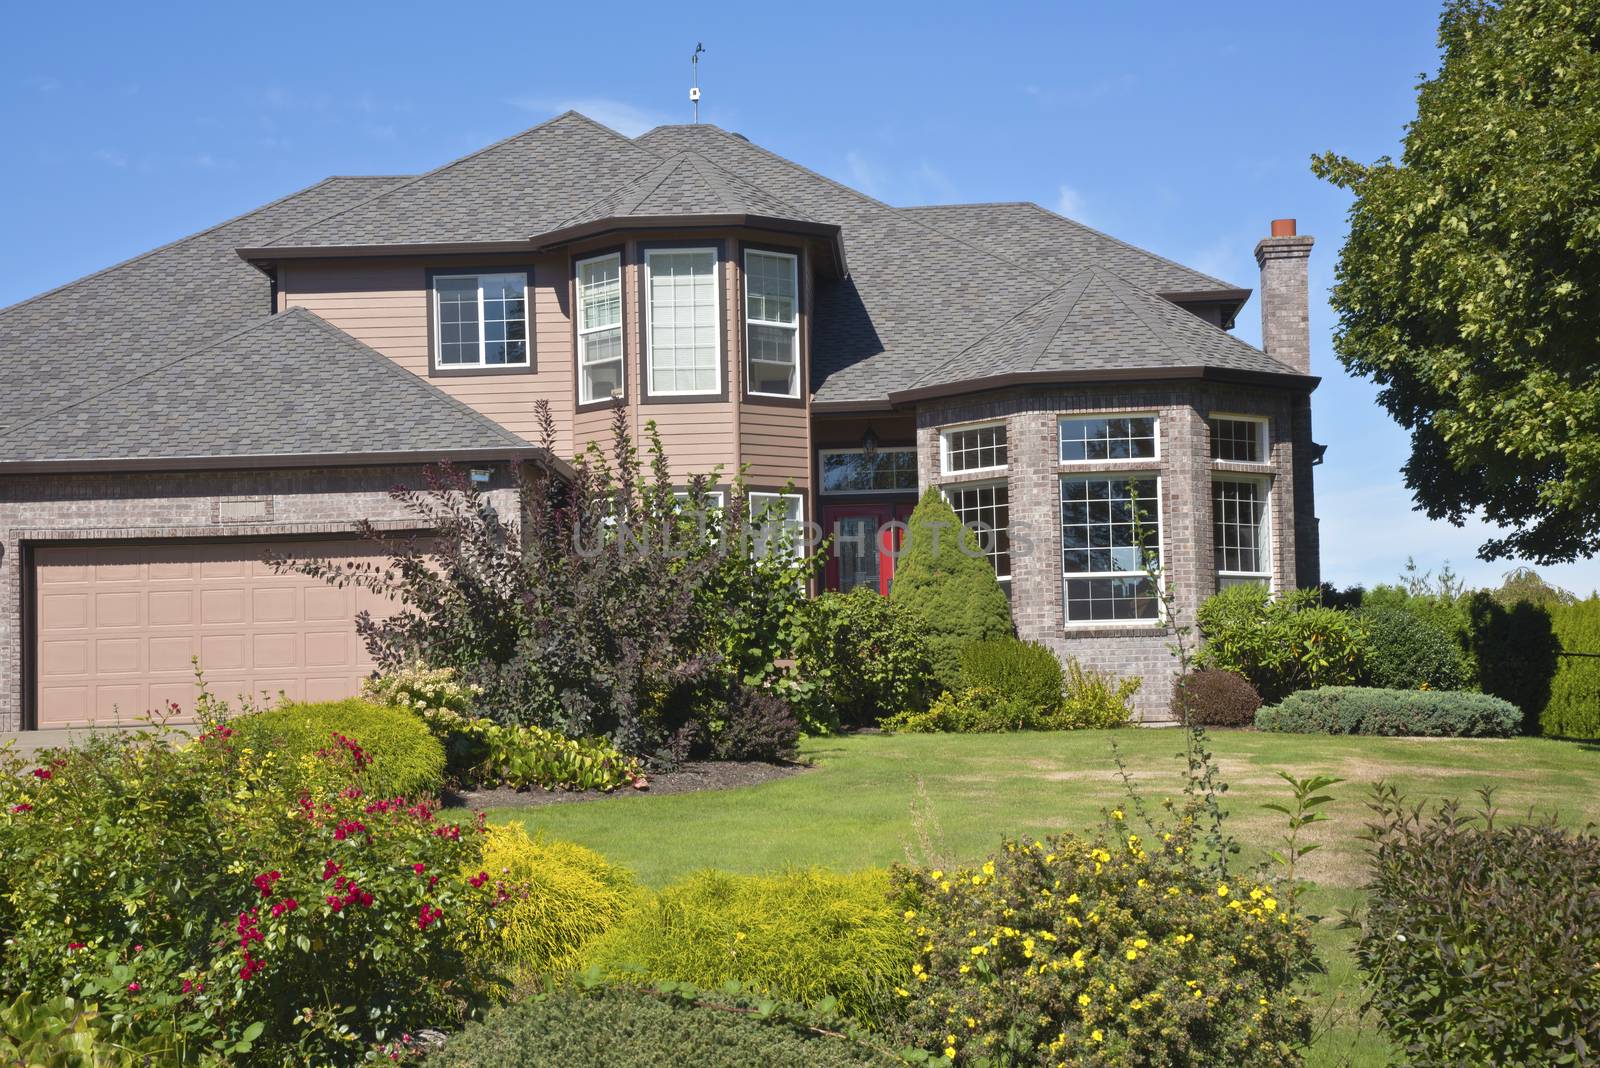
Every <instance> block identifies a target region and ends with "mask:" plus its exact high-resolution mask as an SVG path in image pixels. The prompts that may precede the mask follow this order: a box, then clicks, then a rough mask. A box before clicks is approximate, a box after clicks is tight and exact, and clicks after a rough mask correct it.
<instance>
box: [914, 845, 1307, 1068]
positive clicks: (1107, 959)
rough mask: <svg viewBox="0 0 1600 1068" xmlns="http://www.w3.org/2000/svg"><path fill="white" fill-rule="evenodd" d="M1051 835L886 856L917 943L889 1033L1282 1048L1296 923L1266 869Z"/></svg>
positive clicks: (983, 1045)
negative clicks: (978, 855) (995, 848)
mask: <svg viewBox="0 0 1600 1068" xmlns="http://www.w3.org/2000/svg"><path fill="white" fill-rule="evenodd" d="M1117 827H1118V830H1117V832H1116V833H1117V835H1118V837H1116V838H1110V839H1108V840H1101V841H1097V842H1096V841H1085V840H1083V839H1079V838H1076V837H1073V836H1071V835H1062V836H1059V837H1055V838H1051V839H1049V840H1047V841H1035V842H1007V843H1005V847H1004V848H1003V849H1002V850H1000V851H999V852H997V853H995V854H994V855H993V856H992V857H991V858H990V859H989V860H988V861H987V862H985V863H984V864H983V865H981V866H980V867H976V868H972V869H965V868H963V869H960V870H957V871H949V872H945V871H940V870H934V871H929V872H913V871H907V872H902V873H901V876H900V878H901V884H902V892H903V893H904V894H905V896H906V899H907V901H908V904H909V905H910V908H909V910H908V911H907V913H906V915H907V917H909V919H908V923H909V924H910V925H911V926H912V928H913V930H914V931H915V932H916V935H917V939H918V942H919V943H920V944H921V946H922V951H921V953H920V955H919V957H918V958H917V961H916V963H915V964H914V965H913V966H912V970H913V979H912V981H911V982H908V983H906V984H905V985H904V986H903V987H901V989H900V990H899V992H898V993H899V995H900V998H901V1004H902V1011H901V1015H900V1017H899V1021H898V1029H897V1033H898V1034H899V1036H900V1037H901V1038H902V1040H903V1041H905V1042H907V1043H908V1044H910V1045H912V1046H914V1047H917V1048H920V1049H923V1050H926V1051H927V1052H928V1053H929V1054H931V1055H932V1057H933V1058H935V1059H941V1063H942V1060H949V1061H951V1062H952V1063H954V1064H957V1065H982V1064H1052V1065H1053V1064H1087V1065H1146V1064H1152V1065H1153V1064H1227V1065H1251V1066H1254V1065H1262V1066H1271V1068H1278V1066H1279V1065H1281V1064H1283V1063H1285V1062H1288V1063H1297V1062H1298V1060H1299V1051H1300V1049H1301V1048H1303V1046H1304V1045H1305V1044H1306V1042H1307V1041H1308V1040H1309V1038H1310V1033H1311V1015H1310V1012H1309V1011H1308V1008H1307V1005H1306V1003H1305V1001H1304V1000H1303V999H1302V998H1301V997H1300V996H1299V992H1298V991H1297V989H1296V985H1295V984H1296V980H1297V979H1299V978H1300V976H1301V975H1302V974H1304V973H1305V972H1306V971H1307V970H1308V969H1309V968H1310V966H1311V964H1312V962H1313V957H1312V950H1311V945H1310V937H1309V928H1308V926H1307V925H1306V924H1305V923H1304V922H1303V921H1302V920H1300V919H1299V918H1298V917H1292V916H1291V915H1290V909H1289V905H1288V895H1287V893H1285V900H1284V901H1283V902H1281V903H1280V901H1279V900H1278V898H1277V897H1276V896H1275V894H1276V893H1277V891H1275V890H1274V889H1273V888H1272V887H1271V886H1270V885H1265V884H1256V883H1254V882H1252V881H1251V880H1249V879H1230V880H1228V881H1226V882H1219V881H1218V880H1217V878H1216V876H1215V875H1214V874H1212V873H1202V872H1201V871H1200V870H1199V869H1198V868H1197V867H1196V866H1195V864H1194V862H1193V860H1192V858H1193V856H1194V851H1193V849H1192V848H1188V849H1186V850H1184V851H1183V852H1179V851H1178V850H1179V847H1180V845H1181V844H1183V843H1187V844H1188V845H1189V846H1190V847H1192V846H1193V842H1192V841H1191V840H1190V839H1189V838H1187V837H1184V836H1181V835H1177V836H1175V835H1168V836H1167V837H1168V839H1169V840H1168V841H1166V842H1165V843H1164V844H1161V845H1159V846H1157V845H1155V844H1150V845H1149V846H1148V848H1147V846H1146V844H1145V843H1144V842H1142V841H1141V840H1140V838H1139V837H1138V836H1137V835H1129V834H1127V833H1126V831H1125V830H1123V829H1122V827H1121V825H1120V824H1118V825H1117Z"/></svg>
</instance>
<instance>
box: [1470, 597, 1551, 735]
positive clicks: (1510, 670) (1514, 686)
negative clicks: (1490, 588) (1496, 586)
mask: <svg viewBox="0 0 1600 1068" xmlns="http://www.w3.org/2000/svg"><path fill="white" fill-rule="evenodd" d="M1469 606H1470V609H1471V612H1472V653H1473V657H1474V659H1475V660H1476V661H1477V664H1478V686H1479V688H1480V689H1481V690H1483V692H1484V693H1487V694H1493V695H1494V696H1496V697H1499V698H1502V699H1504V700H1506V701H1510V702H1511V703H1512V704H1514V705H1516V706H1517V707H1518V708H1520V709H1522V712H1523V727H1524V729H1526V730H1529V731H1531V730H1533V729H1534V728H1535V727H1536V726H1537V724H1536V717H1537V716H1538V714H1539V710H1540V709H1542V708H1544V707H1545V706H1546V705H1548V704H1549V703H1550V683H1551V680H1552V679H1553V678H1555V674H1556V669H1557V666H1558V664H1559V662H1560V653H1561V643H1560V641H1558V640H1557V639H1556V636H1555V631H1554V630H1553V628H1552V626H1551V623H1550V610H1549V609H1548V608H1546V607H1545V606H1543V605H1539V604H1534V603H1532V602H1529V601H1518V602H1516V603H1514V604H1512V605H1511V606H1510V607H1509V608H1508V607H1506V606H1505V605H1504V604H1502V603H1501V602H1500V601H1499V600H1497V599H1496V597H1495V596H1493V595H1492V594H1489V593H1485V592H1483V591H1482V590H1480V591H1478V592H1477V593H1474V594H1473V595H1472V598H1471V600H1470V602H1469Z"/></svg>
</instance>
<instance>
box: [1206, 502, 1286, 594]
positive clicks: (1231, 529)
mask: <svg viewBox="0 0 1600 1068" xmlns="http://www.w3.org/2000/svg"><path fill="white" fill-rule="evenodd" d="M1267 499H1268V484H1267V482H1266V481H1265V480H1264V479H1256V478H1217V479H1213V480H1212V483H1211V506H1212V511H1211V533H1212V547H1213V550H1214V552H1215V555H1216V564H1217V585H1218V587H1219V588H1221V587H1227V586H1235V585H1239V584H1241V583H1246V582H1260V583H1262V584H1264V585H1268V586H1270V585H1271V584H1272V570H1271V560H1270V557H1269V546H1270V544H1271V542H1270V540H1269V538H1268V529H1267V524H1268V510H1267Z"/></svg>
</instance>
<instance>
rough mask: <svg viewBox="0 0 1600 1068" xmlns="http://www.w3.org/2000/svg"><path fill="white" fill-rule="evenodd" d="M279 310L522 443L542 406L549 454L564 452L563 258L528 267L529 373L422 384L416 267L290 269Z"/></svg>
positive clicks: (569, 363) (569, 372)
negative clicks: (291, 311)
mask: <svg viewBox="0 0 1600 1068" xmlns="http://www.w3.org/2000/svg"><path fill="white" fill-rule="evenodd" d="M279 283H280V288H281V290H282V292H283V295H284V302H285V305H286V306H287V307H302V308H305V309H306V310H308V311H311V312H315V313H316V314H317V315H320V316H321V317H322V318H324V319H326V320H327V321H328V322H330V323H332V324H333V325H334V326H336V327H338V328H339V329H340V330H343V331H344V332H345V333H347V334H349V335H350V336H351V337H354V338H356V339H357V340H358V341H361V342H363V343H365V344H367V345H370V346H372V347H373V348H374V349H376V350H378V351H379V352H381V353H383V354H384V355H385V356H387V357H389V358H390V359H391V360H393V361H395V363H397V364H399V365H400V366H401V367H404V368H405V369H406V370H408V371H410V372H412V373H413V374H415V375H417V376H419V377H422V378H428V381H429V382H431V383H432V384H433V385H435V386H437V387H438V388H439V389H441V390H443V391H444V392H446V393H448V394H450V395H451V396H453V397H455V398H456V399H458V400H460V401H462V402H464V403H466V404H469V405H471V406H472V407H473V408H476V409H477V410H478V411H480V412H482V413H483V414H485V415H487V416H489V417H490V418H491V419H494V420H495V421H497V422H499V423H500V424H501V425H503V426H505V427H506V428H507V429H508V430H510V431H512V432H513V433H516V434H521V435H522V436H523V437H526V438H528V439H529V440H533V441H537V440H538V438H539V425H538V419H537V417H536V411H535V407H534V406H535V403H536V402H537V401H539V400H541V399H543V400H547V401H549V403H550V405H551V408H552V409H553V414H554V415H555V422H556V441H555V443H554V444H555V450H556V453H557V454H558V455H569V454H570V453H571V452H572V433H571V428H572V424H571V419H570V413H571V411H572V388H573V354H572V323H571V320H570V319H569V318H568V314H567V266H566V260H565V259H564V258H556V257H545V258H542V259H539V260H537V261H535V263H534V269H533V278H532V280H531V283H530V285H531V288H532V290H533V294H532V295H533V300H532V305H533V309H532V310H533V324H532V334H533V339H534V357H533V358H534V373H533V374H527V373H512V374H506V375H491V376H475V377H461V378H429V377H428V361H429V343H428V299H429V298H428V290H427V275H426V271H425V267H424V265H423V264H422V263H420V262H403V263H384V264H370V263H327V264H313V265H299V264H291V265H289V266H288V267H286V268H284V269H283V270H282V271H281V272H280V276H279Z"/></svg>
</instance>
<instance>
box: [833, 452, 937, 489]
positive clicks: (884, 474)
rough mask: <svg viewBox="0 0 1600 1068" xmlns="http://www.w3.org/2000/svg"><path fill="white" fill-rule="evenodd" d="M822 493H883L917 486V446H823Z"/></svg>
mask: <svg viewBox="0 0 1600 1068" xmlns="http://www.w3.org/2000/svg"><path fill="white" fill-rule="evenodd" d="M821 458H822V492H823V493H882V492H884V491H888V490H915V489H916V488H917V450H916V449H914V448H909V447H908V448H903V449H873V450H872V451H871V452H868V451H867V450H865V449H823V450H822V454H821Z"/></svg>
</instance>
